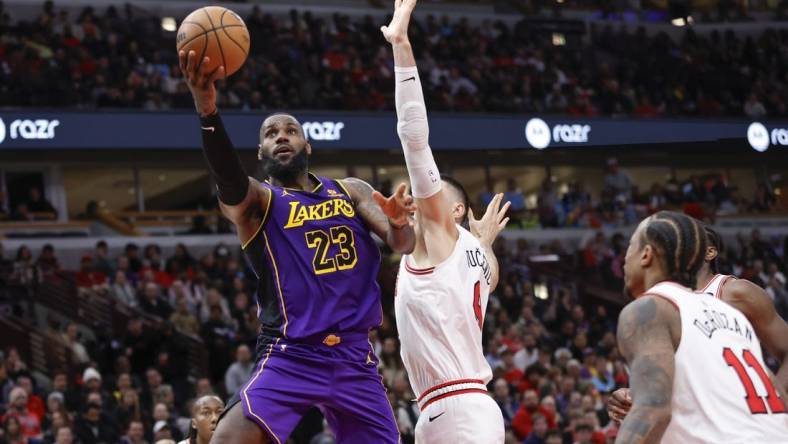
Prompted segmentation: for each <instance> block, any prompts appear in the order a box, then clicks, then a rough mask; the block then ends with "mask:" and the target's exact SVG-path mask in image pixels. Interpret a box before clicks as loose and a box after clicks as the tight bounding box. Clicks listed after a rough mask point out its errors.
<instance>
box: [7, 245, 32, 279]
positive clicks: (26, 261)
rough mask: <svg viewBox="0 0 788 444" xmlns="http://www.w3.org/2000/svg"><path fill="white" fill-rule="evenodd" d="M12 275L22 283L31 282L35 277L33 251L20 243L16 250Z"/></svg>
mask: <svg viewBox="0 0 788 444" xmlns="http://www.w3.org/2000/svg"><path fill="white" fill-rule="evenodd" d="M13 276H14V277H15V278H16V279H17V280H19V282H20V283H22V284H31V283H33V282H34V281H35V280H36V279H37V270H36V266H35V264H34V262H33V253H32V252H31V251H30V248H28V247H27V246H25V245H22V246H21V247H19V248H18V249H17V251H16V260H15V261H14V273H13Z"/></svg>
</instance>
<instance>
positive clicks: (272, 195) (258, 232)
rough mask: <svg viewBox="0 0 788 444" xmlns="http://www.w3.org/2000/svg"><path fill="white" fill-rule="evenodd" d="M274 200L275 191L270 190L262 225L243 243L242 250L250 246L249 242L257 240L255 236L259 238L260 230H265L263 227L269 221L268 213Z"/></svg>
mask: <svg viewBox="0 0 788 444" xmlns="http://www.w3.org/2000/svg"><path fill="white" fill-rule="evenodd" d="M272 200H274V193H273V191H271V190H268V204H267V205H266V206H265V212H264V213H263V220H262V221H260V226H259V227H257V230H256V231H255V232H254V234H253V235H252V237H250V238H249V239H247V240H246V242H244V243H243V245H241V250H246V247H248V246H249V244H251V243H252V241H253V240H255V238H257V235H259V234H260V232H261V231H262V230H263V227H264V226H265V223H266V222H267V221H268V213H269V211H270V210H271V201H272Z"/></svg>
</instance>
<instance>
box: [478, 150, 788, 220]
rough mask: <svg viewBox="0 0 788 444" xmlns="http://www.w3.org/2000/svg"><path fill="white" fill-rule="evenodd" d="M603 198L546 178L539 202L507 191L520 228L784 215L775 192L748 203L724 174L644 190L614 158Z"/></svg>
mask: <svg viewBox="0 0 788 444" xmlns="http://www.w3.org/2000/svg"><path fill="white" fill-rule="evenodd" d="M600 188H601V190H600V193H599V195H592V194H591V193H590V192H588V191H587V190H586V189H585V187H584V185H583V183H582V182H580V181H577V180H573V181H570V182H569V183H568V184H567V185H566V186H565V187H564V189H559V187H558V186H557V183H556V182H554V181H553V180H551V178H546V179H545V180H544V181H543V182H542V185H541V187H540V188H539V190H537V192H536V193H535V199H532V202H531V203H530V205H529V199H527V197H526V194H525V193H524V192H523V191H522V190H521V188H520V187H519V185H518V183H517V181H516V180H515V179H514V178H510V179H508V180H507V182H506V189H505V190H504V193H505V194H504V196H505V200H507V201H509V202H511V211H512V215H511V216H512V224H511V225H510V226H511V227H514V228H526V229H530V228H558V227H576V228H616V227H622V226H628V225H632V224H635V223H637V222H638V221H640V220H642V219H643V218H644V217H646V216H648V215H651V214H654V213H656V212H658V211H662V210H678V211H682V212H684V213H687V214H689V215H691V216H693V217H695V218H696V219H698V220H701V221H704V222H708V223H714V222H715V221H716V219H717V218H718V217H721V216H735V215H740V216H741V215H746V214H750V215H757V214H764V213H768V212H773V211H775V210H779V209H781V205H780V203H779V201H778V199H777V196H776V193H779V191H778V192H776V191H775V188H774V187H772V186H771V185H769V184H768V183H767V182H761V183H760V184H759V185H758V186H757V187H756V189H755V191H754V193H753V196H752V197H751V198H750V199H746V198H744V197H743V196H741V195H740V193H739V190H738V189H737V188H736V187H735V186H733V185H732V184H730V182H729V181H728V180H727V179H726V177H725V176H724V175H722V174H718V173H709V174H704V175H693V176H691V177H689V178H688V179H686V180H684V181H679V180H677V179H676V178H675V177H673V178H670V179H668V180H667V181H666V182H664V183H654V184H652V185H651V187H650V188H649V189H646V190H644V189H641V188H640V187H639V186H638V183H636V182H635V181H634V180H633V179H632V178H631V177H630V176H629V175H628V174H627V173H626V172H624V171H622V170H621V169H620V168H619V165H618V160H617V159H615V158H610V159H608V161H607V169H606V171H605V172H604V175H603V176H602V182H601V187H600ZM492 189H493V187H492V186H490V185H488V186H487V187H486V188H485V189H484V190H483V191H482V192H481V193H480V194H479V199H478V202H477V205H478V206H479V207H480V208H485V207H486V206H487V204H488V203H489V202H490V200H491V199H492V198H493V196H494V193H493V192H492V191H491V190H492Z"/></svg>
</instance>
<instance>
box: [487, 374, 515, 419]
mask: <svg viewBox="0 0 788 444" xmlns="http://www.w3.org/2000/svg"><path fill="white" fill-rule="evenodd" d="M493 387H494V391H493V399H495V403H496V404H498V407H500V409H501V414H503V422H504V424H505V425H506V426H507V427H509V426H510V425H511V423H512V418H514V415H515V414H516V413H517V410H518V409H519V408H520V405H519V404H518V403H517V400H516V398H515V397H514V396H512V394H511V390H510V387H509V383H508V382H506V380H505V379H502V378H498V379H496V380H495V384H494V386H493Z"/></svg>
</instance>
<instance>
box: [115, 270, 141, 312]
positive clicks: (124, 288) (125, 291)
mask: <svg viewBox="0 0 788 444" xmlns="http://www.w3.org/2000/svg"><path fill="white" fill-rule="evenodd" d="M109 293H110V294H111V295H112V296H113V297H114V298H115V299H117V300H118V301H119V302H121V303H123V304H125V305H127V306H129V307H136V306H138V305H139V303H138V299H137V291H136V290H135V289H134V286H132V285H131V283H129V281H128V280H127V278H126V273H125V272H124V271H123V270H118V271H116V272H115V281H114V282H113V283H112V286H111V287H110V289H109Z"/></svg>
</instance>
